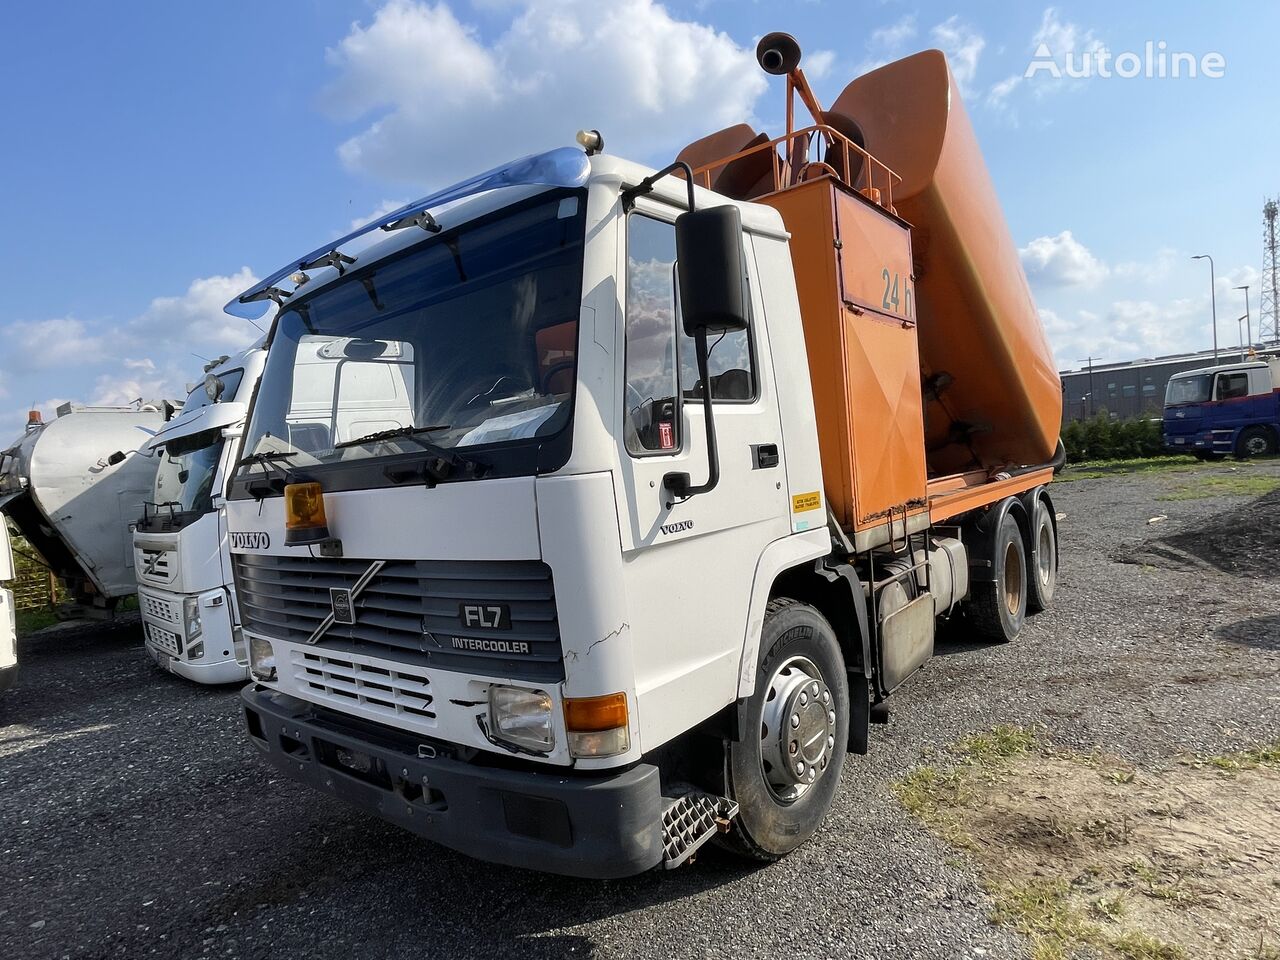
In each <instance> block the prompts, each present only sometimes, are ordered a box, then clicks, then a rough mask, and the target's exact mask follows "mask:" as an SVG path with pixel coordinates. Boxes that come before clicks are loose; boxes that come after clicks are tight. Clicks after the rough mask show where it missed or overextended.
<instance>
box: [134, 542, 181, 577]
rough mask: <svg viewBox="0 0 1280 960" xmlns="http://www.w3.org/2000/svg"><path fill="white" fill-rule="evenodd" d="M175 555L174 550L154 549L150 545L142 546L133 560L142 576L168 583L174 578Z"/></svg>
mask: <svg viewBox="0 0 1280 960" xmlns="http://www.w3.org/2000/svg"><path fill="white" fill-rule="evenodd" d="M173 555H174V551H172V550H153V549H151V548H150V547H140V548H138V550H137V556H136V557H135V558H134V561H133V562H134V564H135V566H136V568H137V570H138V573H139V574H140V575H141V576H144V577H146V578H147V579H149V580H159V581H161V582H163V583H168V582H169V581H170V580H172V579H173V574H174V569H173V564H172V563H171V560H172V558H173Z"/></svg>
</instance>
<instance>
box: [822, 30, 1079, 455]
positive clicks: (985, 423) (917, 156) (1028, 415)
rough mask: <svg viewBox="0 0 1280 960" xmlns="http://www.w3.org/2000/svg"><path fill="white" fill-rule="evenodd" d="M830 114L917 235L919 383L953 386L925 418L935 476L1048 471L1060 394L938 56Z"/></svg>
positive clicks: (862, 83) (903, 64) (883, 72)
mask: <svg viewBox="0 0 1280 960" xmlns="http://www.w3.org/2000/svg"><path fill="white" fill-rule="evenodd" d="M832 112H833V113H836V114H838V115H841V116H846V117H849V118H850V119H852V120H854V121H855V122H856V123H857V124H858V125H859V126H860V127H861V129H862V132H863V136H864V137H865V140H866V148H867V150H868V152H870V153H871V154H872V155H873V156H875V157H877V158H878V159H879V160H881V161H882V162H883V163H885V164H886V165H887V166H889V167H890V168H892V169H893V170H894V172H895V173H897V174H898V175H899V176H900V177H901V178H902V181H901V183H899V184H897V186H896V187H895V189H894V192H893V202H894V205H895V206H896V207H897V211H898V214H899V215H900V216H902V217H903V218H904V219H906V220H907V221H909V222H910V223H911V226H912V253H913V254H914V257H915V276H916V299H917V313H918V319H919V336H920V366H921V374H922V375H923V377H924V378H925V381H926V382H928V381H929V378H931V377H939V378H941V380H938V381H935V383H938V384H939V385H941V384H943V383H949V385H946V386H941V388H940V389H939V390H937V394H938V395H937V398H936V399H930V401H929V404H928V408H927V410H926V417H925V433H926V438H927V439H926V442H927V443H928V446H929V466H930V472H931V473H932V474H935V475H944V474H949V473H956V472H959V471H962V470H969V469H973V468H974V467H975V466H977V467H982V468H985V469H988V470H991V469H1002V468H1004V467H1009V466H1025V465H1029V464H1038V463H1045V462H1047V461H1048V460H1050V459H1051V458H1052V457H1053V454H1054V450H1055V448H1056V447H1057V444H1058V430H1059V425H1060V423H1061V419H1062V385H1061V382H1060V381H1059V379H1058V372H1057V367H1056V364H1055V363H1054V360H1053V352H1052V351H1051V350H1050V349H1049V343H1048V341H1047V340H1046V338H1045V334H1044V328H1043V326H1042V325H1041V323H1040V318H1039V315H1038V313H1037V312H1036V307H1035V303H1034V301H1033V300H1032V298H1031V290H1030V288H1029V287H1028V285H1027V278H1026V275H1025V274H1024V273H1023V271H1022V264H1021V262H1020V261H1019V259H1018V250H1017V247H1016V246H1015V245H1014V242H1013V238H1012V237H1011V236H1010V234H1009V227H1008V225H1007V224H1006V223H1005V219H1004V216H1003V214H1002V213H1001V210H1000V201H999V200H998V199H997V198H996V193H995V188H994V186H993V185H992V183H991V177H990V176H989V175H988V173H987V168H986V164H985V163H984V162H983V160H982V152H981V150H980V149H979V147H978V141H977V138H976V137H975V136H974V132H973V126H972V125H971V124H970V123H969V117H968V115H967V114H966V113H965V109H964V104H963V103H962V102H961V99H960V91H959V90H958V89H957V87H956V82H955V78H954V77H952V75H951V70H950V69H949V68H948V66H947V61H946V58H945V57H944V56H943V55H942V53H941V52H940V51H938V50H926V51H925V52H923V53H918V54H916V55H914V56H911V57H907V58H906V59H904V60H899V61H898V62H896V63H891V64H888V65H887V66H884V67H881V68H880V69H878V70H874V71H872V72H871V73H868V74H866V75H865V76H862V77H859V78H858V79H856V80H854V81H853V82H852V83H850V84H849V85H848V86H847V87H846V88H845V89H844V92H843V93H841V94H840V96H839V97H838V98H837V99H836V102H835V104H834V105H833V106H832ZM944 375H945V376H944Z"/></svg>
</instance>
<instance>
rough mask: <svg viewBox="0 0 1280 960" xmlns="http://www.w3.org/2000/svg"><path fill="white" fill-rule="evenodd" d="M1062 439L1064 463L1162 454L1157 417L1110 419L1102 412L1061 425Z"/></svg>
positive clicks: (1162, 446) (1127, 458)
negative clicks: (1065, 454)
mask: <svg viewBox="0 0 1280 960" xmlns="http://www.w3.org/2000/svg"><path fill="white" fill-rule="evenodd" d="M1062 442H1063V444H1065V445H1066V448H1067V462H1068V463H1080V462H1081V461H1084V460H1131V459H1134V458H1137V457H1159V456H1162V455H1164V453H1165V449H1164V442H1163V440H1162V438H1161V430H1160V421H1159V420H1150V419H1133V420H1112V419H1111V417H1110V416H1108V414H1107V413H1106V412H1105V411H1102V412H1099V413H1098V414H1097V415H1095V416H1094V417H1092V418H1090V419H1088V420H1076V421H1073V422H1071V423H1068V424H1067V425H1066V426H1065V427H1063V428H1062Z"/></svg>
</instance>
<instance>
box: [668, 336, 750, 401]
mask: <svg viewBox="0 0 1280 960" xmlns="http://www.w3.org/2000/svg"><path fill="white" fill-rule="evenodd" d="M707 376H708V377H709V378H710V380H711V399H712V400H715V401H734V400H737V401H739V402H746V401H750V400H754V399H755V398H756V387H755V372H754V370H753V369H752V364H751V338H750V337H749V336H748V335H747V331H746V330H731V331H727V332H725V333H713V334H710V335H709V336H708V337H707ZM680 382H681V383H683V384H685V388H684V395H685V397H686V398H687V399H690V400H701V399H702V383H701V382H700V381H699V380H698V355H697V351H696V349H695V347H694V341H693V337H689V336H686V335H685V332H684V330H681V331H680Z"/></svg>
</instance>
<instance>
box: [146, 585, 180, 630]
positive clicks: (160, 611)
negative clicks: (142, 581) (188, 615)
mask: <svg viewBox="0 0 1280 960" xmlns="http://www.w3.org/2000/svg"><path fill="white" fill-rule="evenodd" d="M138 603H139V605H140V606H141V608H142V615H143V616H144V617H150V618H152V619H153V620H163V621H164V622H165V623H172V624H175V625H177V624H181V622H182V619H181V616H180V615H179V612H178V605H177V604H176V603H174V602H172V601H171V600H166V599H164V598H163V597H153V596H151V595H150V594H148V593H144V592H142V591H141V590H139V591H138Z"/></svg>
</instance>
